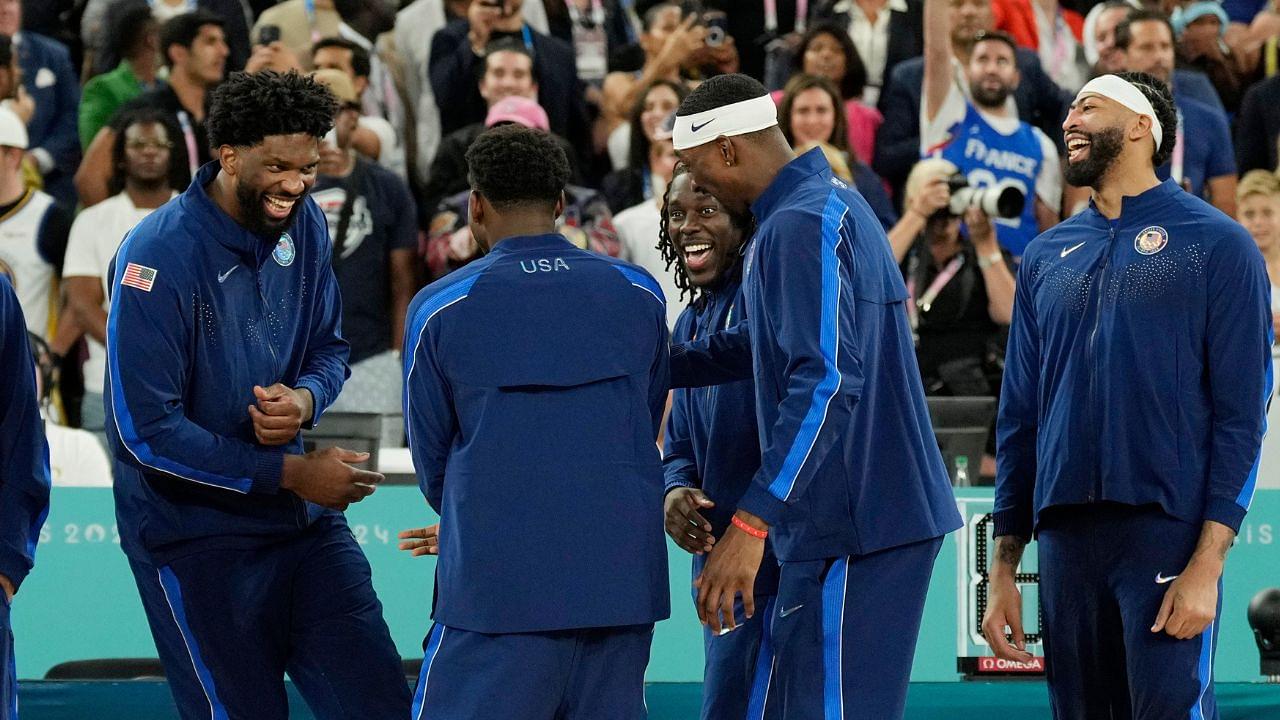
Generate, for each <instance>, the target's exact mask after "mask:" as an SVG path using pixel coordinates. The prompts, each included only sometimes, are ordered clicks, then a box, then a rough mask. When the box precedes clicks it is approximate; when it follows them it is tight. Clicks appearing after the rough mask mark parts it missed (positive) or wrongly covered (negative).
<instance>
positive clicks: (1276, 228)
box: [1236, 170, 1280, 335]
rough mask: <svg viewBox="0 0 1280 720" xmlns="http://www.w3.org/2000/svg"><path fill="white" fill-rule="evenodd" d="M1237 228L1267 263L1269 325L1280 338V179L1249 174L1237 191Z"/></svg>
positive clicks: (1264, 172)
mask: <svg viewBox="0 0 1280 720" xmlns="http://www.w3.org/2000/svg"><path fill="white" fill-rule="evenodd" d="M1236 203H1237V206H1236V207H1237V212H1238V214H1239V217H1240V224H1241V225H1244V229H1245V230H1248V231H1249V234H1250V235H1252V236H1253V241H1254V242H1255V243H1257V244H1258V249H1259V250H1261V251H1262V257H1263V258H1264V259H1265V260H1266V261H1267V276H1268V277H1270V278H1271V322H1272V325H1273V326H1274V327H1275V329H1276V334H1277V335H1280V175H1277V174H1276V173H1273V172H1270V171H1267V170H1250V171H1249V172H1247V173H1245V174H1244V177H1243V178H1241V179H1240V184H1239V186H1237V187H1236Z"/></svg>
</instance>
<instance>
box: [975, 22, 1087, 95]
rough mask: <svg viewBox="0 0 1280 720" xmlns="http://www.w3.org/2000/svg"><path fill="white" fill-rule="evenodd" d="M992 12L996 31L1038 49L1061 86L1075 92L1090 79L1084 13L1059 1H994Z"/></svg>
mask: <svg viewBox="0 0 1280 720" xmlns="http://www.w3.org/2000/svg"><path fill="white" fill-rule="evenodd" d="M992 10H993V12H994V13H995V18H996V29H997V30H1002V31H1004V32H1007V33H1009V35H1011V36H1012V37H1013V39H1014V41H1015V42H1017V43H1018V46H1019V47H1024V48H1028V49H1030V50H1035V51H1036V52H1037V53H1038V54H1039V55H1040V65H1041V66H1042V67H1044V68H1046V69H1047V70H1048V72H1049V77H1051V78H1053V81H1054V82H1056V83H1057V84H1058V85H1059V86H1060V87H1062V88H1063V89H1065V90H1068V91H1070V92H1073V93H1074V92H1075V91H1077V90H1079V89H1080V88H1081V86H1083V85H1084V84H1085V81H1086V80H1088V79H1089V65H1088V62H1087V61H1086V60H1085V58H1084V48H1083V46H1082V44H1081V39H1082V37H1083V36H1082V32H1083V29H1084V27H1083V26H1084V18H1083V17H1081V16H1080V13H1078V12H1076V11H1074V10H1070V9H1068V8H1065V7H1062V6H1061V5H1059V4H1058V0H993V2H992Z"/></svg>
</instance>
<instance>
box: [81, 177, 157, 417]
mask: <svg viewBox="0 0 1280 720" xmlns="http://www.w3.org/2000/svg"><path fill="white" fill-rule="evenodd" d="M174 195H175V196H176V195H177V193H174ZM152 212H154V210H151V209H148V208H138V207H134V205H133V201H132V200H130V199H129V195H128V194H127V193H123V192H122V193H120V194H119V195H113V196H111V197H109V198H107V199H106V200H103V201H102V202H100V203H98V204H97V205H93V206H90V207H87V208H85V209H84V210H81V211H80V214H79V215H77V216H76V219H75V222H73V223H72V224H71V235H70V237H69V238H68V239H67V255H66V257H65V258H64V259H63V261H62V276H63V277H64V278H68V277H95V278H98V280H99V281H100V282H101V283H102V297H103V301H102V309H103V310H104V311H105V310H106V309H107V306H108V304H107V300H106V297H107V294H108V293H107V268H108V267H109V266H110V265H111V260H112V258H114V257H115V256H116V250H117V249H118V248H119V247H120V241H121V240H124V236H125V234H126V233H128V232H129V231H130V230H132V229H133V226H134V225H137V224H138V223H139V222H140V221H141V220H142V218H144V217H146V216H148V215H150V214H151V213H152ZM85 339H86V340H88V342H89V359H88V360H86V361H85V363H84V389H85V390H86V391H88V392H94V393H98V394H101V393H102V378H103V374H104V373H105V372H106V369H107V350H106V348H104V347H103V346H102V344H101V343H99V342H98V341H97V340H94V339H93V338H90V337H86V338H85Z"/></svg>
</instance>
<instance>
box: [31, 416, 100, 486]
mask: <svg viewBox="0 0 1280 720" xmlns="http://www.w3.org/2000/svg"><path fill="white" fill-rule="evenodd" d="M44 434H45V437H46V438H47V439H48V441H49V477H50V479H51V480H52V481H53V485H54V486H55V487H111V483H112V476H111V461H110V459H108V458H107V451H106V450H103V449H102V443H101V442H99V441H98V437H97V436H96V435H94V434H93V433H91V432H89V431H88V430H79V429H76V428H69V427H63V426H62V425H55V424H54V423H51V422H45V424H44Z"/></svg>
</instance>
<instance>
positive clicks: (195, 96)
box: [76, 10, 227, 207]
mask: <svg viewBox="0 0 1280 720" xmlns="http://www.w3.org/2000/svg"><path fill="white" fill-rule="evenodd" d="M160 48H161V50H162V51H163V52H164V58H165V64H166V65H167V66H168V68H169V82H168V84H166V85H164V86H163V87H160V88H157V89H155V90H152V91H150V92H147V93H143V94H142V95H140V96H138V97H137V98H134V99H133V100H132V101H130V102H129V103H127V104H126V105H124V107H122V108H121V109H120V112H118V113H117V114H116V117H117V118H123V117H124V115H123V113H124V111H125V110H135V109H138V108H143V107H151V108H159V109H160V110H162V111H163V112H164V113H165V115H166V117H167V118H169V124H170V127H171V128H177V132H176V133H175V134H174V136H173V143H174V145H173V155H174V157H173V162H174V163H175V164H176V167H177V170H176V171H175V172H177V173H180V175H178V176H177V177H179V178H180V181H179V182H177V183H175V189H177V190H179V191H181V190H183V189H185V188H186V186H187V185H188V184H189V183H190V182H191V178H192V177H194V176H195V173H196V170H198V169H199V168H200V166H201V165H203V164H204V163H207V162H209V161H210V160H212V159H213V155H212V152H211V151H210V149H209V140H208V136H207V135H206V133H205V127H204V120H205V98H206V97H207V95H208V93H209V92H210V91H211V90H212V89H213V87H214V86H216V85H217V84H218V83H220V82H222V78H223V77H224V75H225V71H226V64H227V43H226V38H225V36H224V35H223V32H222V20H221V19H220V18H219V17H218V16H216V15H212V14H209V13H207V12H205V11H203V10H197V11H195V12H192V13H186V14H184V15H179V16H178V17H175V18H174V19H172V20H170V21H169V22H167V23H165V24H164V26H163V27H161V28H160ZM121 131H122V128H120V127H119V126H117V125H116V124H115V123H114V120H113V123H111V124H108V125H107V126H106V127H104V128H102V129H101V130H99V131H98V134H97V136H96V137H94V139H93V143H92V144H91V145H90V146H89V147H88V149H87V150H86V151H85V158H84V162H83V163H81V165H80V170H79V171H78V172H76V188H77V189H78V190H79V191H80V201H81V202H82V203H83V204H84V205H85V207H88V206H90V205H93V204H95V203H99V202H102V201H103V200H105V199H107V197H108V196H109V195H111V194H112V193H111V191H110V184H111V178H112V176H113V175H114V173H115V167H113V165H112V164H111V148H112V147H113V146H114V144H115V141H116V135H118V134H119V133H120V132H121Z"/></svg>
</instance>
